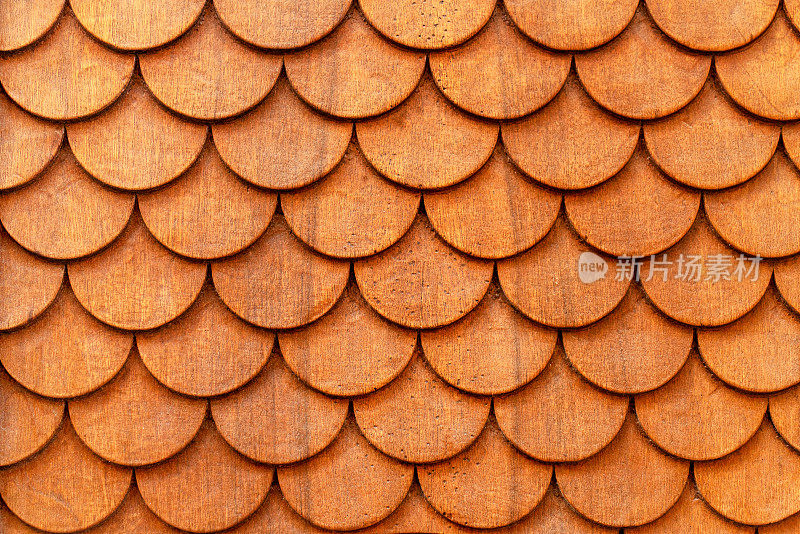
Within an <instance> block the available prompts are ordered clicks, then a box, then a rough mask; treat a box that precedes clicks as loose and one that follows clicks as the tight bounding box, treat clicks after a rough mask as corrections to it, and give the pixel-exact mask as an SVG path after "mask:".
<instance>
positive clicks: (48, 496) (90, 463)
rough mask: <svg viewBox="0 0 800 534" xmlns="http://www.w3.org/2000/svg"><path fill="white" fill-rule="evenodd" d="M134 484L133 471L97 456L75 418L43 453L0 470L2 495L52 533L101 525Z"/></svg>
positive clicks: (26, 518)
mask: <svg viewBox="0 0 800 534" xmlns="http://www.w3.org/2000/svg"><path fill="white" fill-rule="evenodd" d="M130 483H131V470H130V469H127V468H124V467H121V466H119V465H114V464H111V463H108V462H104V461H103V460H101V459H100V458H99V457H97V456H95V455H94V453H93V452H92V451H90V450H89V448H88V447H86V445H84V444H83V442H81V440H80V439H79V438H78V436H77V435H76V434H75V431H74V430H73V429H72V425H70V423H69V421H66V422H65V423H64V424H63V425H62V426H61V429H60V430H59V431H58V432H57V433H56V435H55V437H54V438H53V440H52V441H51V442H50V443H49V444H48V445H47V447H45V448H44V450H42V451H41V452H40V453H39V454H37V455H36V456H34V457H33V458H31V459H29V460H28V461H25V462H21V463H18V464H15V465H13V466H11V467H9V468H7V469H5V470H3V471H0V495H2V497H3V501H5V503H6V505H7V506H8V508H9V509H10V510H11V511H12V512H14V515H16V516H17V517H19V518H20V519H22V520H23V521H24V522H25V523H27V524H29V525H31V526H33V527H36V528H38V529H41V530H46V531H49V532H75V531H78V530H82V529H85V528H88V527H91V526H93V525H96V524H97V523H99V522H100V521H102V520H103V519H105V518H106V517H108V516H109V515H111V513H112V512H113V511H114V510H115V509H116V508H117V506H119V504H120V503H121V502H122V499H123V498H124V497H125V494H126V493H127V492H128V487H129V486H130Z"/></svg>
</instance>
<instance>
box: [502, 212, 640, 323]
mask: <svg viewBox="0 0 800 534" xmlns="http://www.w3.org/2000/svg"><path fill="white" fill-rule="evenodd" d="M593 250H594V249H591V248H590V247H588V246H587V245H585V244H583V242H581V241H580V240H579V239H578V236H577V235H575V232H574V231H573V230H572V229H571V228H570V227H569V225H568V223H567V222H566V221H565V220H564V218H563V217H559V219H558V220H557V221H556V223H555V225H553V228H552V229H551V230H550V233H548V234H547V236H545V238H544V239H543V240H542V241H540V242H539V243H538V244H537V245H536V246H535V247H533V248H532V249H531V250H529V251H528V252H525V253H523V254H520V255H518V256H514V257H513V258H508V259H505V260H501V261H498V262H497V274H498V276H499V279H500V285H501V286H502V287H503V292H504V293H505V294H506V296H507V297H508V299H509V300H510V301H511V303H512V304H513V305H514V306H515V307H516V308H517V309H519V310H520V311H522V313H524V314H525V315H527V316H528V317H530V318H531V319H533V320H534V321H536V322H539V323H542V324H545V325H548V326H553V327H556V328H572V327H578V326H584V325H587V324H589V323H592V322H594V321H596V320H598V319H600V318H601V317H604V316H605V315H607V314H608V313H609V312H610V311H611V310H613V309H614V308H615V307H616V305H617V304H619V302H620V301H621V300H622V298H623V297H624V296H625V293H626V292H627V289H628V286H629V285H630V280H624V279H623V280H617V277H616V276H615V272H616V271H617V260H616V259H612V258H609V257H603V256H599V255H597V254H596V253H595V252H593ZM584 280H585V281H584Z"/></svg>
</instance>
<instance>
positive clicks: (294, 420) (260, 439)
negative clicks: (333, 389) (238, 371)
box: [211, 355, 349, 464]
mask: <svg viewBox="0 0 800 534" xmlns="http://www.w3.org/2000/svg"><path fill="white" fill-rule="evenodd" d="M348 407H349V400H348V399H335V398H332V397H328V396H326V395H323V394H322V393H319V392H318V391H315V390H313V389H311V388H309V387H308V386H306V385H305V384H303V383H302V382H300V380H299V379H298V378H297V377H296V376H295V375H294V374H293V373H292V371H291V370H289V369H288V368H287V367H286V365H285V364H284V363H283V360H282V359H281V358H280V357H279V356H277V355H275V356H273V357H272V359H270V360H269V361H268V362H267V365H266V366H265V367H264V370H263V371H261V373H260V374H259V375H258V376H256V378H254V379H253V380H251V381H250V382H248V383H247V385H245V386H244V387H242V388H240V389H237V390H236V391H234V392H233V393H231V394H230V395H226V396H225V397H221V398H218V399H213V400H212V401H211V414H212V416H213V417H214V422H215V423H216V425H217V428H218V429H219V431H220V433H221V434H222V436H223V437H224V438H225V440H226V441H227V442H228V443H230V444H231V445H232V446H233V447H234V448H235V449H236V450H237V451H239V452H241V453H242V454H244V455H245V456H247V457H249V458H252V459H253V460H255V461H257V462H262V463H269V464H288V463H292V462H299V461H300V460H305V459H306V458H309V457H310V456H313V455H315V454H317V453H318V452H319V451H321V450H322V449H324V448H325V447H327V446H328V445H329V444H330V443H331V442H332V441H333V439H334V438H335V437H336V435H337V434H338V433H339V430H340V429H341V428H342V425H343V424H344V420H345V418H346V417H347V409H348Z"/></svg>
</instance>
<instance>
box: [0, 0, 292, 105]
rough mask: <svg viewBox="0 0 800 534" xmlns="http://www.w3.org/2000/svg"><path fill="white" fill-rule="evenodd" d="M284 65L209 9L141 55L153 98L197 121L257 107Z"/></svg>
mask: <svg viewBox="0 0 800 534" xmlns="http://www.w3.org/2000/svg"><path fill="white" fill-rule="evenodd" d="M282 65H283V61H282V60H281V57H280V56H278V55H273V54H268V53H266V52H262V51H260V50H257V49H255V48H251V47H248V46H246V45H244V44H242V43H241V42H239V41H238V40H236V39H235V38H234V37H233V36H232V35H231V34H230V33H228V31H227V30H226V29H225V28H224V27H223V26H222V23H221V22H220V21H219V18H218V17H217V15H216V13H215V12H214V11H213V10H212V9H211V8H206V10H205V11H204V13H203V14H202V15H201V16H200V19H199V20H198V21H197V23H195V25H194V26H192V29H191V30H189V31H188V32H187V33H186V34H185V35H184V36H183V37H181V38H180V39H179V40H177V41H175V43H173V44H171V45H169V46H167V47H164V48H160V49H157V50H155V51H153V52H148V53H143V54H140V55H139V67H140V69H141V71H142V76H143V77H144V80H145V82H146V83H147V86H148V87H149V88H150V90H151V91H152V92H153V94H154V95H155V96H156V98H158V99H159V100H160V101H161V102H163V103H164V104H165V105H166V106H167V107H169V108H171V109H174V110H175V111H177V112H178V113H182V114H184V115H188V116H189V117H192V118H195V119H200V120H215V119H223V118H226V117H231V116H233V115H237V114H239V113H241V112H243V111H245V110H247V109H250V108H252V107H253V106H255V105H256V104H257V103H258V102H260V101H261V100H262V99H263V98H264V97H265V96H267V93H269V91H270V89H272V86H273V84H274V83H275V80H277V79H278V74H280V71H281V67H282ZM0 81H2V78H0Z"/></svg>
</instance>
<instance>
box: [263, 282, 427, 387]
mask: <svg viewBox="0 0 800 534" xmlns="http://www.w3.org/2000/svg"><path fill="white" fill-rule="evenodd" d="M278 341H279V343H280V347H281V353H282V354H283V357H284V359H285V360H286V364H287V365H288V366H289V367H290V368H291V369H292V371H293V372H294V373H295V374H296V375H297V376H298V377H300V379H301V380H303V381H304V382H306V383H307V384H309V385H311V386H312V387H314V388H316V389H318V390H320V391H322V392H323V393H327V394H328V395H339V396H343V397H345V396H346V397H352V396H356V395H364V394H367V393H370V392H372V391H375V390H376V389H378V388H380V387H382V386H385V385H386V384H388V383H389V382H391V381H392V380H393V379H394V378H395V377H396V376H397V375H399V374H400V372H401V371H402V370H403V368H404V367H405V366H406V365H407V364H408V362H409V360H411V355H412V354H413V351H414V347H415V345H416V343H417V333H416V332H414V331H413V330H406V329H405V328H401V327H399V326H398V325H396V324H394V323H391V322H389V321H387V320H386V319H384V318H383V317H381V316H380V315H378V314H377V313H376V312H375V310H373V309H372V308H371V307H370V306H369V305H368V304H367V303H366V302H365V301H364V298H363V297H362V296H361V293H360V292H359V290H358V287H357V286H356V285H355V284H353V285H351V286H348V288H347V289H346V290H345V291H344V293H343V294H342V297H341V298H340V299H339V302H337V303H336V306H334V307H333V308H332V309H331V311H329V312H328V313H326V314H325V315H323V316H322V317H321V318H320V319H319V320H317V321H315V322H313V323H311V324H310V325H308V326H306V327H304V328H301V329H299V330H289V331H286V332H281V333H280V334H279V335H278Z"/></svg>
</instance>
